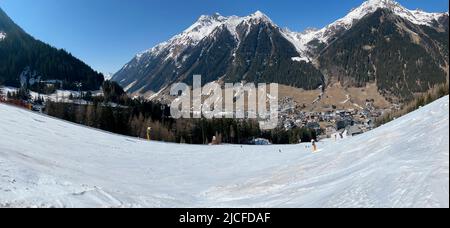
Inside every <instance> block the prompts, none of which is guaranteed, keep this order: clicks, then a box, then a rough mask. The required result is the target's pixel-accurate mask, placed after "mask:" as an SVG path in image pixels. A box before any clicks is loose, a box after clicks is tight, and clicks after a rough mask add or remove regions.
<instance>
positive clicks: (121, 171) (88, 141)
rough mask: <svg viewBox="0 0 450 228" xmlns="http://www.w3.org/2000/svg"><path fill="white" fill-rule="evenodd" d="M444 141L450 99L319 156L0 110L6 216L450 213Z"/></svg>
mask: <svg viewBox="0 0 450 228" xmlns="http://www.w3.org/2000/svg"><path fill="white" fill-rule="evenodd" d="M448 136H449V98H448V97H445V98H443V99H440V100H438V101H436V102H434V103H433V104H431V105H429V106H426V107H424V108H422V109H420V110H418V111H416V112H414V113H411V114H409V115H407V116H405V117H402V118H400V119H397V120H395V121H394V122H392V123H390V124H387V125H385V126H383V127H380V128H378V129H376V130H374V131H371V132H369V133H366V134H364V135H361V136H358V137H354V138H349V139H346V140H344V141H340V142H332V141H328V142H324V143H319V149H320V151H319V152H318V153H315V154H313V153H311V151H310V149H307V148H305V145H286V146H277V145H273V146H244V147H242V148H241V146H237V145H223V146H191V145H175V144H167V143H157V142H150V143H149V142H146V141H141V140H139V139H134V138H128V137H122V136H118V135H113V134H108V133H105V132H100V131H97V130H93V129H89V128H85V127H81V126H77V125H73V124H70V123H66V122H63V121H60V120H55V119H52V118H49V117H46V116H42V115H38V114H34V113H31V112H28V111H25V110H22V109H17V108H14V107H10V106H5V105H0V207H449V139H448ZM280 150H281V152H280Z"/></svg>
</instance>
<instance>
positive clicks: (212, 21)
mask: <svg viewBox="0 0 450 228" xmlns="http://www.w3.org/2000/svg"><path fill="white" fill-rule="evenodd" d="M261 22H265V23H271V24H273V22H272V20H271V19H270V18H269V17H268V16H267V15H266V14H264V13H262V12H261V11H256V12H255V13H253V14H251V15H249V16H245V17H239V16H229V17H224V16H222V15H220V14H219V13H215V14H213V15H202V16H200V17H199V18H198V20H197V21H196V22H195V23H194V24H192V25H191V26H190V27H189V28H187V29H186V30H184V31H183V32H182V33H181V34H178V35H176V36H174V37H173V38H171V39H170V40H169V41H167V42H163V43H160V44H158V45H156V46H155V47H153V48H152V49H150V50H147V51H145V52H142V53H139V54H137V55H136V56H135V59H136V60H137V61H140V60H141V59H142V57H143V56H144V55H145V54H150V55H153V56H156V55H159V54H160V53H161V52H162V51H164V50H167V49H171V51H170V54H169V55H168V56H167V58H176V57H177V56H178V54H179V53H181V52H182V50H184V49H185V48H187V47H189V46H195V45H197V44H198V43H199V42H200V41H201V40H203V39H204V38H205V37H208V36H210V35H211V34H212V33H213V32H214V31H215V30H216V29H217V28H220V27H222V26H225V27H226V28H227V29H228V30H229V31H230V33H231V34H232V35H233V36H234V37H235V38H236V40H239V38H238V36H239V35H238V34H237V31H236V30H237V27H238V26H239V25H240V24H243V23H245V24H246V25H247V26H250V25H252V24H256V23H261ZM274 26H276V25H274Z"/></svg>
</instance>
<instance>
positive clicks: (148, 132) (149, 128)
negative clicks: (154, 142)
mask: <svg viewBox="0 0 450 228" xmlns="http://www.w3.org/2000/svg"><path fill="white" fill-rule="evenodd" d="M151 131H152V128H151V127H148V128H147V140H148V141H150V140H151V137H150V133H151Z"/></svg>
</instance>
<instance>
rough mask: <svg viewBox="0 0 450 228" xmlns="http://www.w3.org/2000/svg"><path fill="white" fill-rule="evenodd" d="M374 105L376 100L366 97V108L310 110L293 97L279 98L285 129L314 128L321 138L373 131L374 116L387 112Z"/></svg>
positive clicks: (281, 118)
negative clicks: (306, 109)
mask: <svg viewBox="0 0 450 228" xmlns="http://www.w3.org/2000/svg"><path fill="white" fill-rule="evenodd" d="M373 104H374V100H367V101H366V103H365V107H359V106H355V108H352V109H345V110H339V109H332V110H329V111H322V112H308V111H303V110H304V107H301V106H299V105H298V104H297V103H296V102H295V101H294V100H293V99H292V98H289V97H285V98H283V99H281V100H280V110H279V111H280V125H281V126H282V127H284V129H285V130H290V129H293V128H297V127H298V128H309V129H312V130H314V131H315V132H316V133H317V135H319V138H320V139H323V138H335V137H340V138H343V137H347V136H355V135H359V134H362V133H364V132H367V131H369V130H372V129H373V128H374V127H375V125H374V124H375V119H376V118H378V117H380V116H381V115H383V113H384V112H385V111H386V110H384V109H377V108H375V107H374V105H373Z"/></svg>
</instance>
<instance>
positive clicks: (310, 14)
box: [0, 0, 448, 73]
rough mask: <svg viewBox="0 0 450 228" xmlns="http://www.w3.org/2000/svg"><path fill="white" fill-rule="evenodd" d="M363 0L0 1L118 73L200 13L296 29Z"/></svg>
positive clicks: (29, 27)
mask: <svg viewBox="0 0 450 228" xmlns="http://www.w3.org/2000/svg"><path fill="white" fill-rule="evenodd" d="M363 1H364V0H319V1H306V0H277V1H275V0H0V7H1V8H2V9H3V10H4V11H6V13H7V14H8V15H9V16H10V17H11V18H12V19H13V20H14V21H15V22H16V23H17V24H18V25H20V26H21V27H22V28H23V29H25V31H27V32H28V33H30V34H31V35H33V36H34V37H36V38H38V39H40V40H43V41H45V42H47V43H49V44H51V45H53V46H55V47H58V48H64V49H66V50H68V51H69V52H71V53H72V54H74V55H75V56H77V57H78V58H80V59H81V60H83V61H85V62H86V63H87V64H89V65H90V66H92V67H93V68H94V69H96V70H98V71H100V72H103V73H108V72H112V73H114V72H116V71H117V70H119V69H120V68H121V67H122V66H123V65H124V64H125V63H127V62H128V61H129V60H130V59H131V58H132V57H133V56H134V55H135V54H136V53H138V52H140V51H143V50H146V49H148V48H151V47H152V46H154V45H155V44H157V43H159V42H161V41H165V40H167V39H169V38H170V37H172V36H173V35H175V34H178V33H180V32H181V31H183V30H184V29H185V28H187V27H189V26H190V25H191V24H192V23H193V22H195V21H196V20H197V18H198V17H199V16H200V15H202V14H213V13H215V12H219V13H220V14H222V15H224V16H228V15H238V16H244V15H248V14H251V13H253V12H255V11H256V10H261V11H262V12H264V13H265V14H267V15H268V16H269V17H270V18H271V19H272V20H273V21H274V22H275V23H277V24H278V25H279V26H282V27H288V28H290V29H291V30H294V31H302V30H304V29H306V28H308V27H316V28H321V27H323V26H325V25H327V24H329V23H331V22H333V21H334V20H336V19H338V18H340V17H342V16H344V15H345V14H346V13H347V12H348V11H349V10H351V9H352V8H354V7H357V6H359V5H360V4H361V3H362V2H363ZM399 2H400V3H401V4H402V5H404V6H405V7H407V8H410V9H416V8H420V9H423V10H425V11H429V12H444V11H448V1H447V0H400V1H399Z"/></svg>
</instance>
